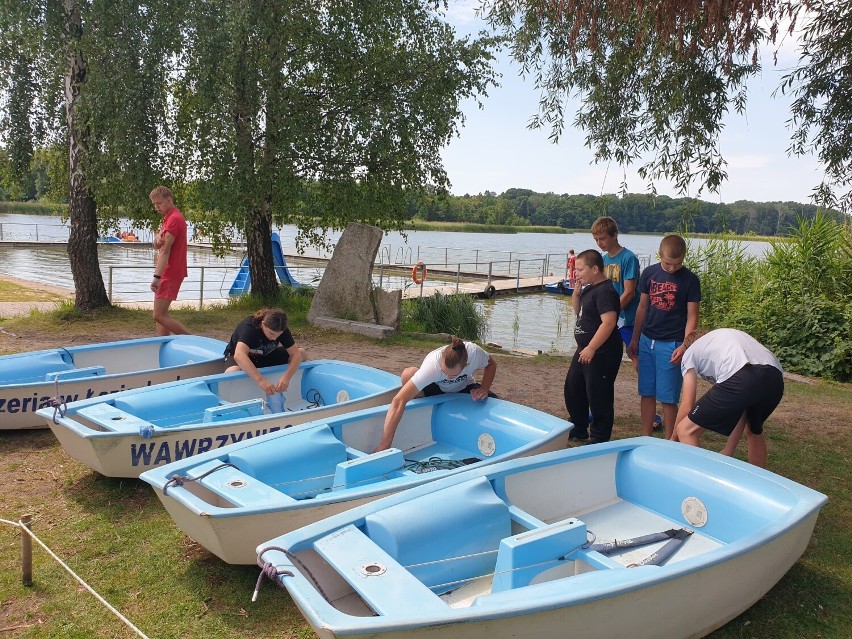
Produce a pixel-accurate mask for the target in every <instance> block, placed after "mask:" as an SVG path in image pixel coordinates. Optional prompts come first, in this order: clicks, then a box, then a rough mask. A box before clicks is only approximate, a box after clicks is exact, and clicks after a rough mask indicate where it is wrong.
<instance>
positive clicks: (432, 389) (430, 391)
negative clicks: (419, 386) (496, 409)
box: [422, 382, 499, 399]
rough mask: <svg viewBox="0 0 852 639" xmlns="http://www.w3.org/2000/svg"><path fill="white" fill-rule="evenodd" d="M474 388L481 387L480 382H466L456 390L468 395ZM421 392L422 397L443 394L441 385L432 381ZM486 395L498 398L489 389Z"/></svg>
mask: <svg viewBox="0 0 852 639" xmlns="http://www.w3.org/2000/svg"><path fill="white" fill-rule="evenodd" d="M474 388H482V386H481V385H480V384H477V383H476V382H474V383H473V384H468V385H467V386H465V387H464V388H462V389H461V390H460V391H457V392H459V393H467V394H468V395H470V391H472V390H473V389H474ZM422 393H423V397H434V396H435V395H443V394H444V391H442V390H441V387H440V386H438V385H437V384H436V383H435V382H432V383H431V384H429V385H428V386H426V387H425V388H424V389H423V391H422ZM488 396H489V397H496V398H497V399H499V396H498V395H495V394H494V393H492V392H491V391H488Z"/></svg>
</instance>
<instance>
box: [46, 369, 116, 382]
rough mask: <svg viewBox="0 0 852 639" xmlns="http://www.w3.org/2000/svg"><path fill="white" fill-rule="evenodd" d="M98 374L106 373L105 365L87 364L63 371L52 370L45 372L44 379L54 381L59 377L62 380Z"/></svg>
mask: <svg viewBox="0 0 852 639" xmlns="http://www.w3.org/2000/svg"><path fill="white" fill-rule="evenodd" d="M98 375H106V369H105V368H104V367H103V366H87V367H86V368H71V369H66V370H61V371H51V372H49V373H45V375H44V381H46V382H52V381H54V380H56V379H58V380H59V381H60V382H62V381H65V380H67V379H82V378H84V377H97V376H98Z"/></svg>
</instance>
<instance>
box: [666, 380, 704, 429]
mask: <svg viewBox="0 0 852 639" xmlns="http://www.w3.org/2000/svg"><path fill="white" fill-rule="evenodd" d="M697 394H698V375H697V374H696V373H695V369H694V368H690V369H689V370H688V371H686V373H684V375H683V388H682V389H681V393H680V405H679V406H678V409H677V417H676V418H675V427H674V431H673V432H672V436H671V440H672V441H673V442H676V441H680V439H679V438H678V436H677V426H678V424H680V422H681V421H682V420H683V419H685V418H686V416H687V415H689V413H691V412H692V409H693V408H694V407H695V399H696V397H697Z"/></svg>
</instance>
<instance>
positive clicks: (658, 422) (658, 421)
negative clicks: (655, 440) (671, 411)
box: [654, 415, 663, 431]
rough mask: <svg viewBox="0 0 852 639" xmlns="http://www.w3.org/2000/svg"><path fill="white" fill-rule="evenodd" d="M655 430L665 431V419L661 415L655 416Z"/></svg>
mask: <svg viewBox="0 0 852 639" xmlns="http://www.w3.org/2000/svg"><path fill="white" fill-rule="evenodd" d="M654 430H657V431H659V430H663V418H662V417H660V416H659V415H654Z"/></svg>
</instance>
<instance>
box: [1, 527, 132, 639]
mask: <svg viewBox="0 0 852 639" xmlns="http://www.w3.org/2000/svg"><path fill="white" fill-rule="evenodd" d="M0 523H3V524H10V525H12V526H15V527H17V528H20V529H21V530H23V531H24V532H25V533H27V534H28V535H29V536H30V538H31V539H33V540H34V541H35V542H36V543H37V544H38V545H39V546H41V547H42V548H44V551H45V552H46V553H47V554H48V555H50V556H51V557H52V558H53V559H55V560H56V563H58V564H59V565H60V566H62V567H63V568H64V569H65V570H66V571H67V572H68V574H69V575H71V576H72V577H74V579H76V580H77V582H78V583H79V584H80V585H81V586H83V588H85V589H86V590H88V591H89V592H90V593H91V594H92V596H93V597H94V598H95V599H97V600H98V601H99V602H101V603H102V604H103V605H104V606H105V607H106V609H107V610H109V611H110V612H111V613H112V614H114V615H115V616H116V617H118V618H119V619H121V621H122V622H123V623H124V625H126V626H127V627H128V628H130V629H131V630H132V631H133V632H135V633H136V634H137V635H139V636H140V637H142V639H149V637H148V635H146V634H145V633H144V632H142V631H141V630H139V628H137V627H136V626H134V625H133V622H131V621H130V620H129V619H128V618H127V617H125V616H124V615H123V614H121V613H120V612H119V611H118V610H116V609H115V608H114V607H113V606H112V604H110V603H109V602H108V601H107V600H106V599H104V598H103V597H101V596H100V595H99V594H98V593H97V592H96V591H95V589H94V588H92V587H91V586H90V585H89V584H87V583H86V582H85V581H83V579H82V578H81V577H80V576H79V575H77V573H75V572H74V571H73V570H71V568H70V567H69V566H68V564H66V563H65V562H64V561H62V560H61V559H60V558H59V557H58V556H57V555H56V553H54V552H53V551H52V550H51V549H50V548H48V547H47V545H46V544H45V543H44V542H43V541H42V540H41V539H39V538H38V537H37V536H36V535H35V534H33V531H32V530H30V529H29V528H28V527H27V526H25V525H24V524H23V523H22V522H20V521H9V520H7V519H0Z"/></svg>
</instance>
